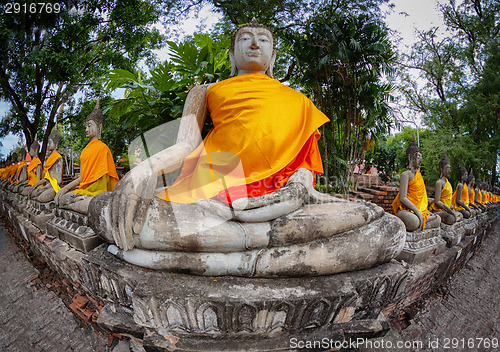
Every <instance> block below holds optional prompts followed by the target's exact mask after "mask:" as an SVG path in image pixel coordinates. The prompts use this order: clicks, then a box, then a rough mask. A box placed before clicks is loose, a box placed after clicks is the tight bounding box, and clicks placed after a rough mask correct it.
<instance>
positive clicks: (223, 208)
mask: <svg viewBox="0 0 500 352" xmlns="http://www.w3.org/2000/svg"><path fill="white" fill-rule="evenodd" d="M231 43H232V44H231V47H230V50H229V55H230V59H231V62H232V65H233V69H232V72H233V74H234V73H236V72H237V73H238V75H237V76H235V77H231V78H229V79H227V80H224V81H221V82H218V83H215V84H213V85H200V86H195V87H194V88H192V89H191V90H190V91H189V93H188V96H187V98H186V103H185V105H184V110H183V116H182V118H181V123H180V127H179V132H178V136H177V143H176V144H175V145H173V146H171V147H169V148H167V149H164V150H162V151H160V152H159V153H157V154H155V155H152V156H151V157H150V158H148V159H147V160H145V161H143V162H142V163H141V164H139V165H137V166H136V167H135V168H134V169H132V170H131V171H130V172H129V173H127V174H126V175H125V176H124V177H123V178H122V179H121V180H120V182H119V183H118V184H117V186H116V188H115V189H114V191H113V192H108V193H103V194H99V195H97V196H96V197H94V198H93V199H92V201H91V202H90V205H89V220H90V223H91V226H92V228H93V230H94V231H95V232H96V234H98V235H99V236H101V237H102V238H103V239H105V240H106V241H108V242H110V243H112V245H111V246H110V247H109V248H108V250H109V251H110V252H111V253H113V254H115V255H117V256H118V257H120V258H122V259H123V260H125V261H127V262H129V263H132V264H136V265H140V266H144V267H149V268H154V269H164V270H168V271H172V272H183V273H191V274H199V275H237V276H260V277H270V276H304V275H326V274H332V273H337V272H342V271H351V270H359V269H364V268H368V267H371V266H374V265H377V264H381V263H383V262H386V261H389V260H391V259H392V258H394V257H396V256H397V255H398V254H399V252H400V251H401V250H402V248H403V245H404V242H405V236H406V233H405V232H404V226H403V224H402V223H401V221H400V220H399V219H397V218H396V217H394V216H392V215H384V211H383V209H382V208H380V207H378V206H376V205H374V204H369V203H364V202H349V201H344V200H340V199H337V198H335V197H333V196H330V195H326V194H321V193H319V192H317V191H315V190H314V187H313V185H314V174H315V173H322V172H323V167H322V164H321V158H320V156H319V151H318V146H317V141H318V138H319V137H320V135H319V132H318V128H319V127H320V126H321V125H322V124H324V123H325V122H327V121H328V119H327V118H326V116H325V115H324V114H323V113H322V112H320V111H319V110H318V109H317V108H316V107H315V106H314V104H313V103H312V102H311V101H310V100H309V99H307V98H306V97H305V96H304V95H303V94H301V93H299V92H296V91H294V90H293V89H291V88H289V87H286V86H284V85H283V84H281V83H280V82H278V81H277V80H275V79H274V78H273V77H272V71H273V65H274V60H275V56H276V50H275V38H274V34H273V33H272V31H271V30H270V29H269V28H268V27H266V26H263V25H261V24H258V23H257V22H256V21H253V22H252V23H250V24H247V25H244V26H241V27H240V28H239V29H238V30H237V31H236V32H235V34H234V35H233V37H232V40H231ZM207 111H210V117H211V118H212V120H213V125H214V127H213V129H212V130H211V131H210V132H209V133H208V135H207V136H206V138H205V139H204V141H203V142H202V144H200V143H199V136H200V130H201V127H202V126H203V125H204V122H205V118H206V116H207ZM285 126H286V127H285ZM179 169H180V170H181V171H180V175H179V177H178V178H177V180H176V181H175V182H174V184H173V185H171V186H170V187H167V188H166V189H165V188H163V189H162V190H161V192H158V190H157V179H158V176H160V175H161V174H165V173H169V172H173V171H175V170H179ZM155 195H157V196H155ZM375 234H376V235H375ZM367 237H370V238H369V239H367Z"/></svg>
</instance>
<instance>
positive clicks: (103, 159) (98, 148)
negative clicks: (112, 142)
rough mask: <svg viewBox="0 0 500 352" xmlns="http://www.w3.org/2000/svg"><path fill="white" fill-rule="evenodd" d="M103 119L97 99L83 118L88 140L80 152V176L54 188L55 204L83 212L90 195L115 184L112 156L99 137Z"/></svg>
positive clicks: (113, 186) (86, 209)
mask: <svg viewBox="0 0 500 352" xmlns="http://www.w3.org/2000/svg"><path fill="white" fill-rule="evenodd" d="M103 123H104V115H103V114H102V112H101V109H100V107H99V101H97V104H96V106H95V108H94V110H93V111H92V112H91V113H90V114H89V115H88V116H87V118H86V120H85V133H86V135H87V137H88V138H89V139H90V141H89V143H88V144H87V145H86V146H85V148H84V149H83V151H82V153H81V154H80V165H81V169H80V177H78V178H77V179H75V180H73V181H72V182H70V183H69V184H67V185H66V186H64V187H63V188H62V189H61V190H60V191H59V192H58V194H57V195H56V197H55V199H54V200H55V202H56V205H58V206H59V207H61V208H65V209H70V210H73V211H76V212H79V213H81V214H87V211H88V207H89V202H90V200H91V199H92V197H94V196H95V195H97V194H99V193H102V192H109V191H112V190H113V188H115V185H116V183H117V182H118V174H117V173H116V168H115V163H114V160H113V156H112V155H111V151H110V150H109V147H108V146H107V145H106V144H105V143H103V142H102V141H101V139H100V138H101V132H102V126H103Z"/></svg>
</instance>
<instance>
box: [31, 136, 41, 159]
mask: <svg viewBox="0 0 500 352" xmlns="http://www.w3.org/2000/svg"><path fill="white" fill-rule="evenodd" d="M38 148H40V144H39V143H38V141H37V140H36V139H35V141H34V142H33V143H31V146H30V155H31V156H32V157H33V158H35V157H37V156H38Z"/></svg>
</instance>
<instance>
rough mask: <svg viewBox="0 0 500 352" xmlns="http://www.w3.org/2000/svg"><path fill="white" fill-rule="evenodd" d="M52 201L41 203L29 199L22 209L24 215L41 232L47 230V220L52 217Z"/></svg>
mask: <svg viewBox="0 0 500 352" xmlns="http://www.w3.org/2000/svg"><path fill="white" fill-rule="evenodd" d="M55 206H56V205H55V203H54V202H48V203H41V202H39V201H36V200H33V199H30V200H28V201H27V205H26V207H25V208H24V209H23V210H22V213H23V215H24V217H25V218H26V219H28V220H30V221H31V222H32V223H33V224H35V225H36V226H37V227H38V228H39V229H41V230H42V231H43V232H46V231H47V221H49V220H50V219H52V218H53V217H54V208H55Z"/></svg>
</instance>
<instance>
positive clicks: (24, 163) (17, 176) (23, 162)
mask: <svg viewBox="0 0 500 352" xmlns="http://www.w3.org/2000/svg"><path fill="white" fill-rule="evenodd" d="M24 165H26V161H24V160H23V161H21V162H20V163H19V165H18V166H17V170H16V183H19V176H20V174H21V170H22V169H23V167H24Z"/></svg>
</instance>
